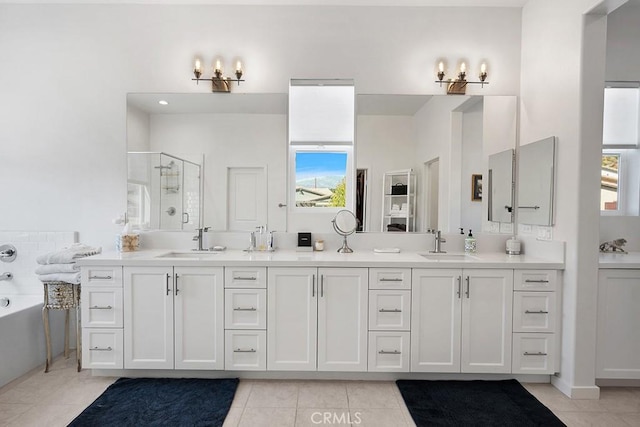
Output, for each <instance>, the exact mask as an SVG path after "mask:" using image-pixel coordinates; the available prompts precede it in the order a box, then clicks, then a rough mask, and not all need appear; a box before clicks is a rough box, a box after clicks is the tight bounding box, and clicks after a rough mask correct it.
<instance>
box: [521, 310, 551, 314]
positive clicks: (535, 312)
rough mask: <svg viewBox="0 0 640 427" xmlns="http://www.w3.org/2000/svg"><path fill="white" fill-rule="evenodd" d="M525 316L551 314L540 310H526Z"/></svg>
mask: <svg viewBox="0 0 640 427" xmlns="http://www.w3.org/2000/svg"><path fill="white" fill-rule="evenodd" d="M524 314H549V312H548V311H544V310H538V311H532V310H525V311H524Z"/></svg>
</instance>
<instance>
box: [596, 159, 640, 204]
mask: <svg viewBox="0 0 640 427" xmlns="http://www.w3.org/2000/svg"><path fill="white" fill-rule="evenodd" d="M638 165H640V150H639V149H618V150H603V152H602V166H601V173H600V212H601V213H602V214H603V215H625V216H637V215H638V214H640V167H638Z"/></svg>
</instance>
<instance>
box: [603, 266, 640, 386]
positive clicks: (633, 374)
mask: <svg viewBox="0 0 640 427" xmlns="http://www.w3.org/2000/svg"><path fill="white" fill-rule="evenodd" d="M597 325H598V326H597V349H596V378H603V379H606V378H610V379H640V327H639V326H640V270H637V269H601V270H600V272H599V275H598V320H597Z"/></svg>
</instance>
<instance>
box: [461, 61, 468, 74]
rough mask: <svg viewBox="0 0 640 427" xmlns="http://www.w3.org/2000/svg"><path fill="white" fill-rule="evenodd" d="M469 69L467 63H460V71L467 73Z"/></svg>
mask: <svg viewBox="0 0 640 427" xmlns="http://www.w3.org/2000/svg"><path fill="white" fill-rule="evenodd" d="M466 71H467V65H466V64H465V63H464V62H463V63H462V64H460V72H461V73H465V72H466Z"/></svg>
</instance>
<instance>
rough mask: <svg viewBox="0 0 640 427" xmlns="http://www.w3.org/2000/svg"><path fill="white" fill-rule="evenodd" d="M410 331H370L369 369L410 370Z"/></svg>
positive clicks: (387, 370)
mask: <svg viewBox="0 0 640 427" xmlns="http://www.w3.org/2000/svg"><path fill="white" fill-rule="evenodd" d="M409 335H410V333H409V332H369V371H371V372H409Z"/></svg>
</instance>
